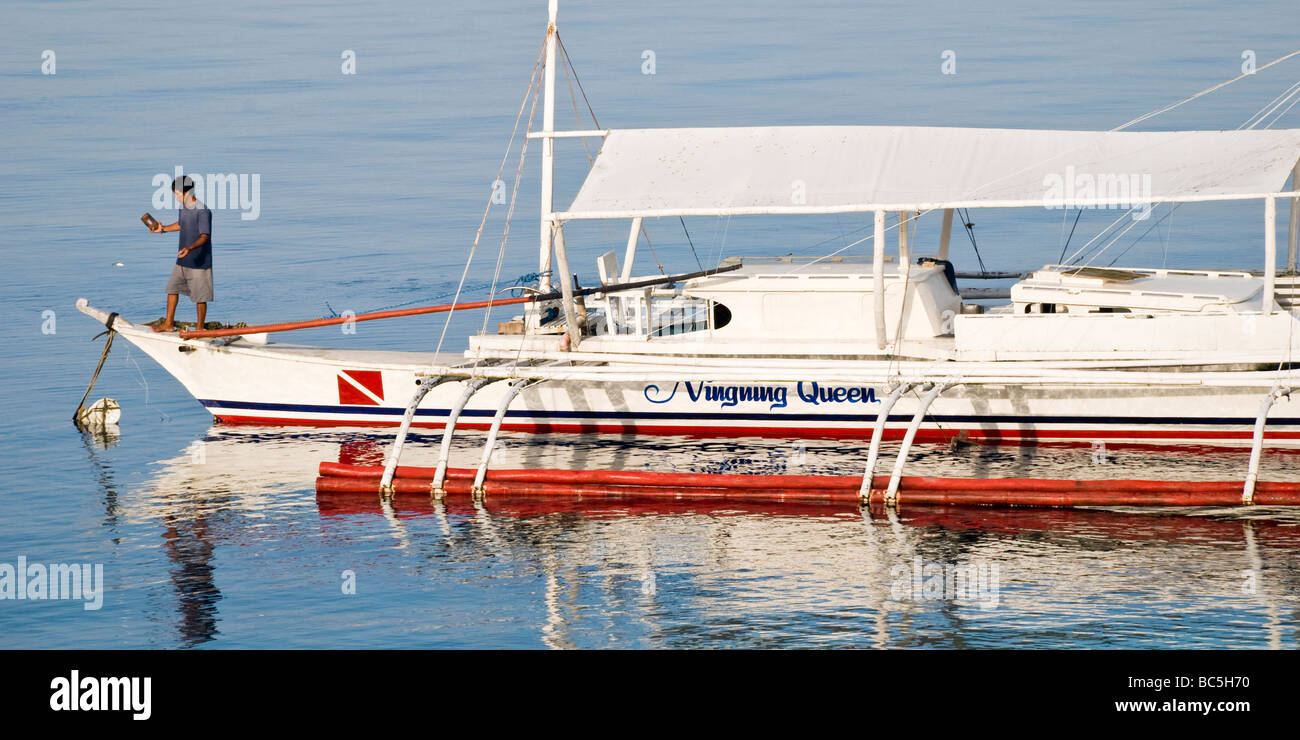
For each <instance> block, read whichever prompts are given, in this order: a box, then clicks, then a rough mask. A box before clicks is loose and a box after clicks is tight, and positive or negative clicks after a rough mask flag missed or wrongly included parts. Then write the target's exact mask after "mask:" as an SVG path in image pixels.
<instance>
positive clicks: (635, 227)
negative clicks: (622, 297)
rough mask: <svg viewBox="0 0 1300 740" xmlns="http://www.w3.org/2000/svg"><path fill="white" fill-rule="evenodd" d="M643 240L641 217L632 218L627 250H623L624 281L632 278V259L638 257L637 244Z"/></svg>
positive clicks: (622, 275) (622, 277)
mask: <svg viewBox="0 0 1300 740" xmlns="http://www.w3.org/2000/svg"><path fill="white" fill-rule="evenodd" d="M640 240H641V217H640V216H637V217H636V218H633V219H632V230H631V231H629V232H628V234H627V250H626V251H624V252H623V272H622V274H621V275H620V278H621V280H622V282H625V283H626V282H630V281H631V280H632V260H634V259H636V244H637V242H638V241H640Z"/></svg>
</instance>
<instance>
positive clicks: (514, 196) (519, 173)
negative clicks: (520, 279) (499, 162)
mask: <svg viewBox="0 0 1300 740" xmlns="http://www.w3.org/2000/svg"><path fill="white" fill-rule="evenodd" d="M541 92H542V86H541V85H538V86H537V89H536V90H535V91H534V92H533V105H532V108H531V109H529V111H528V130H530V131H531V130H532V128H533V117H534V116H535V115H536V114H537V99H538V98H539V97H541ZM527 156H528V138H527V137H525V138H524V143H523V145H522V146H520V147H519V167H518V169H516V170H515V184H514V188H513V189H512V190H511V193H510V205H509V206H507V208H506V223H505V227H504V228H503V229H502V230H501V247H500V249H498V250H497V266H496V271H495V272H493V274H492V289H491V291H489V293H488V305H487V309H486V310H484V311H483V331H482V333H483V334H487V327H488V320H489V319H490V318H491V316H492V303H493V302H494V301H495V300H496V297H497V284H498V283H499V282H500V280H501V265H502V263H503V262H505V257H506V241H507V240H508V239H509V238H510V219H511V218H512V217H513V216H514V215H515V203H517V202H518V200H519V183H520V181H521V180H523V179H524V160H525V159H526V158H527ZM520 346H522V342H521V343H520ZM476 366H477V363H476Z"/></svg>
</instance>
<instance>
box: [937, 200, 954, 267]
mask: <svg viewBox="0 0 1300 740" xmlns="http://www.w3.org/2000/svg"><path fill="white" fill-rule="evenodd" d="M952 210H953V209H951V208H945V209H943V230H942V231H940V232H939V259H941V260H946V259H948V243H949V242H950V241H952Z"/></svg>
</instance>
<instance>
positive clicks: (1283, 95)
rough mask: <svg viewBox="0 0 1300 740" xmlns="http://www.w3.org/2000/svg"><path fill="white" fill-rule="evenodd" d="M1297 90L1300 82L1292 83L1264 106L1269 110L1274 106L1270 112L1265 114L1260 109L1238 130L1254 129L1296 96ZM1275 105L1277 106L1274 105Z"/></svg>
mask: <svg viewBox="0 0 1300 740" xmlns="http://www.w3.org/2000/svg"><path fill="white" fill-rule="evenodd" d="M1297 90H1300V81H1298V82H1295V83H1292V85H1291V86H1290V87H1288V88H1287V89H1285V90H1283V91H1282V92H1280V93H1278V96H1277V97H1276V98H1273V99H1272V100H1270V101H1268V102H1267V103H1265V104H1264V108H1269V107H1270V106H1273V107H1272V109H1271V110H1269V111H1268V112H1263V111H1264V108H1261V109H1259V110H1258V111H1256V112H1255V115H1253V116H1251V117H1250V118H1248V119H1247V120H1246V123H1243V124H1242V125H1240V126H1238V127H1237V129H1238V130H1240V129H1243V128H1252V127H1253V126H1254V125H1255V124H1257V123H1259V122H1261V121H1263V120H1264V119H1265V118H1267V117H1268V114H1269V113H1272V112H1273V111H1274V110H1277V108H1278V107H1280V106H1281V105H1284V104H1285V103H1286V100H1287V99H1289V98H1290V97H1291V96H1292V95H1295V93H1296V91H1297ZM1275 103H1276V105H1274V104H1275ZM1256 118H1258V119H1259V121H1256V120H1255V119H1256Z"/></svg>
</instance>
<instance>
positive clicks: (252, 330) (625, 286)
mask: <svg viewBox="0 0 1300 740" xmlns="http://www.w3.org/2000/svg"><path fill="white" fill-rule="evenodd" d="M740 267H741V263H739V262H737V263H736V264H734V265H726V266H724V267H717V268H714V269H712V270H700V271H699V272H689V273H686V274H685V275H664V276H662V277H657V278H649V279H647V280H634V281H632V282H630V283H620V284H618V285H602V286H600V287H599V288H583V289H581V290H575V291H573V296H574V297H578V296H586V295H593V294H595V293H609V292H613V291H618V290H632V289H634V288H648V287H651V286H653V285H663V284H666V283H676V282H679V281H682V280H690V279H691V278H697V277H705V276H708V275H717V274H718V273H721V272H731V271H732V270H738V269H740ZM561 297H562V296H561V294H560V293H545V294H542V295H526V296H520V297H518V298H500V299H494V300H490V301H474V302H472V303H447V304H444V305H441V306H420V307H417V308H400V309H396V310H393V311H375V312H373V313H362V314H357V315H356V316H339V317H336V318H332V319H310V320H308V321H285V322H283V323H279V324H262V325H261V326H245V327H243V328H242V329H194V330H193V331H183V332H181V334H180V336H181V339H202V338H206V337H233V336H238V335H240V334H262V333H266V332H273V331H293V330H294V329H314V328H315V327H318V326H334V325H335V324H345V323H347V322H349V321H374V320H375V319H392V318H396V317H398V316H419V315H420V314H426V313H443V312H445V311H451V310H452V309H457V308H461V309H469V308H488V307H490V306H509V305H511V304H515V303H529V302H532V301H538V302H540V301H555V300H559V299H560V298H561Z"/></svg>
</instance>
